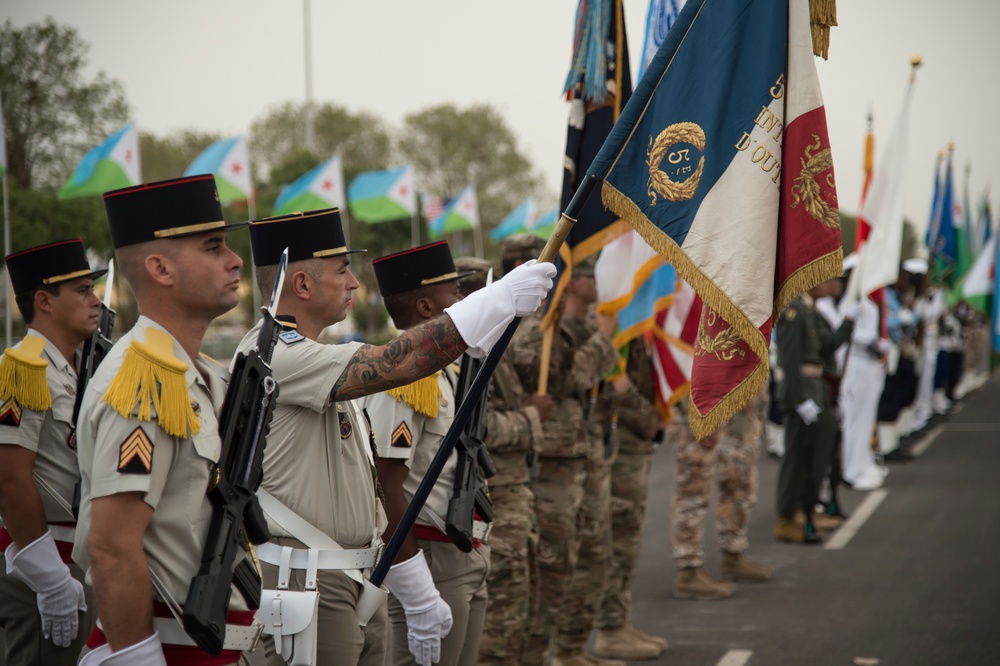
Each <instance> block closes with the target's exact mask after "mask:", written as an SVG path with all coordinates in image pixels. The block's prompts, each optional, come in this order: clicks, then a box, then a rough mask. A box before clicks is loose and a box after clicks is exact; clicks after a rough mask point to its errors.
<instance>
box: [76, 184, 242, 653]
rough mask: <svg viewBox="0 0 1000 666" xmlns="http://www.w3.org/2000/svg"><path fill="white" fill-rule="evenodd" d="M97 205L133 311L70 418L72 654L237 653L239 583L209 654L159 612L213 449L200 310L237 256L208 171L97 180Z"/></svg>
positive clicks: (194, 529) (188, 555) (222, 383)
mask: <svg viewBox="0 0 1000 666" xmlns="http://www.w3.org/2000/svg"><path fill="white" fill-rule="evenodd" d="M104 205H105V209H106V211H107V215H108V224H109V225H110V228H111V239H112V242H113V243H114V247H115V252H116V257H117V262H118V266H119V267H120V268H121V271H122V273H123V274H124V275H125V279H126V280H128V283H129V285H130V286H131V288H132V292H133V293H134V294H135V300H136V304H137V305H138V308H139V319H138V321H137V322H136V324H135V326H134V327H133V328H132V330H130V331H128V332H127V333H126V334H125V335H124V336H122V338H121V339H120V340H119V341H118V342H117V343H116V344H115V345H114V347H113V348H112V349H111V351H110V352H109V353H108V355H107V357H106V358H105V359H104V361H103V363H102V364H101V366H100V367H99V368H98V369H97V372H96V373H95V374H94V376H93V378H92V379H91V380H90V384H89V385H88V386H87V390H86V393H85V395H84V399H83V405H82V408H81V412H80V421H79V423H78V425H77V443H78V447H79V460H80V472H81V476H82V485H81V501H80V519H79V524H78V527H77V540H76V544H75V546H74V548H73V559H74V560H75V561H76V562H77V563H79V564H80V566H81V567H82V568H84V569H85V570H87V572H88V574H87V575H88V579H89V580H90V581H91V582H92V583H93V586H94V597H95V599H96V601H97V615H98V618H99V624H98V626H96V627H95V628H94V630H93V632H92V633H91V635H90V638H89V639H88V641H87V645H88V647H90V648H91V649H92V651H91V652H89V653H88V654H86V655H85V656H84V658H83V660H82V661H81V664H86V665H87V666H92V665H94V664H104V665H106V666H118V665H125V664H169V665H171V666H173V665H174V664H177V665H180V664H185V665H192V664H193V665H195V666H198V665H199V664H209V663H210V664H232V663H237V662H238V661H240V659H241V656H242V655H243V653H244V652H245V651H248V650H250V649H251V648H252V647H253V645H254V644H255V643H256V641H257V638H258V635H259V632H258V631H256V630H255V629H254V628H253V626H252V625H253V617H254V614H253V611H252V610H251V609H250V608H249V607H248V603H247V600H246V599H245V598H244V596H243V595H244V593H243V592H241V591H240V590H239V588H237V589H230V590H228V591H229V592H230V593H231V598H230V601H229V604H228V609H229V613H228V617H227V618H226V628H225V633H226V640H225V643H224V645H223V649H222V651H221V653H220V654H219V655H218V656H216V655H210V654H208V653H206V652H204V651H202V650H201V649H200V648H198V647H196V646H195V644H194V641H192V640H191V639H190V638H189V637H188V635H187V634H186V633H185V631H184V629H183V627H182V626H181V624H180V622H179V621H178V620H177V619H175V618H174V617H173V615H172V614H173V613H174V612H178V608H179V603H178V600H181V601H183V600H184V599H186V595H187V592H188V588H189V586H190V583H191V580H192V578H193V577H194V576H195V575H196V573H197V572H198V566H199V563H200V562H201V560H202V556H203V553H204V550H205V545H206V539H207V528H208V522H209V520H210V518H211V515H212V504H211V502H210V501H209V498H208V495H207V494H206V490H207V489H208V488H209V484H210V481H211V480H212V478H213V476H214V474H213V472H214V469H215V467H214V466H215V463H216V462H217V461H218V460H219V456H220V449H221V444H220V437H219V422H218V418H219V410H220V409H221V407H222V401H223V399H224V397H225V393H226V375H227V373H226V371H225V368H224V367H223V366H220V365H218V364H216V363H214V362H212V361H210V360H208V359H207V357H205V356H202V355H200V353H199V351H200V348H201V342H202V338H203V336H204V335H205V331H206V330H207V328H208V326H209V324H210V323H211V322H212V320H213V319H215V318H216V317H218V316H219V315H222V314H224V313H225V312H228V311H229V310H231V309H233V308H234V307H236V306H237V305H238V303H239V293H238V289H239V285H240V267H241V266H242V264H243V262H242V260H241V259H240V258H239V256H237V255H236V254H235V253H233V252H232V250H230V249H229V247H228V246H227V245H226V233H227V230H228V229H229V228H231V227H227V225H226V223H225V221H224V220H223V217H222V209H221V207H220V205H219V195H218V191H217V190H216V187H215V178H214V177H213V176H212V175H210V174H209V175H198V176H190V177H187V178H181V179H176V180H171V181H163V182H159V183H150V184H146V185H139V186H136V187H131V188H126V189H123V190H115V191H112V192H108V193H106V194H105V195H104ZM232 226H245V225H232ZM244 557H246V553H245V552H243V553H242V554H241V556H240V557H239V558H238V560H242V559H243V558H244ZM227 587H228V586H227ZM259 589H260V588H259V582H258V583H257V589H256V592H257V593H259ZM248 594H249V592H248ZM251 596H253V595H252V594H251Z"/></svg>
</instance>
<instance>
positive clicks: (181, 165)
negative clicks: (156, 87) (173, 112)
mask: <svg viewBox="0 0 1000 666" xmlns="http://www.w3.org/2000/svg"><path fill="white" fill-rule="evenodd" d="M221 138H222V136H221V135H220V134H219V133H218V132H203V131H201V130H194V129H186V130H182V131H180V132H178V133H176V134H172V135H170V136H165V137H158V136H156V135H155V134H151V133H149V132H139V157H140V159H141V160H142V179H143V180H144V181H145V182H147V183H149V182H154V181H157V180H167V179H169V178H180V177H181V176H183V175H184V170H185V169H187V168H188V165H189V164H191V162H193V161H194V158H196V157H198V155H200V154H201V152H202V151H203V150H205V149H206V148H208V147H209V146H210V145H212V144H213V143H215V142H216V141H218V140H219V139H221Z"/></svg>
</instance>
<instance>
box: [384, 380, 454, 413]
mask: <svg viewBox="0 0 1000 666" xmlns="http://www.w3.org/2000/svg"><path fill="white" fill-rule="evenodd" d="M439 374H441V373H439V372H435V373H434V374H433V375H430V376H429V377H424V378H423V379H418V380H417V381H415V382H413V383H412V384H407V385H406V386H397V387H396V388H394V389H389V390H388V391H386V393H388V394H389V395H391V396H392V397H393V398H395V399H396V400H398V401H399V402H401V403H403V404H404V405H407V406H408V407H412V408H413V410H414V411H415V412H418V413H420V414H423V415H424V416H429V417H431V418H437V415H438V405H439V404H440V400H441V387H440V386H439V385H438V375H439Z"/></svg>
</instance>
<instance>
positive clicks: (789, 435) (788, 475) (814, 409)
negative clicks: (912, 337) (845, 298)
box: [774, 285, 857, 543]
mask: <svg viewBox="0 0 1000 666" xmlns="http://www.w3.org/2000/svg"><path fill="white" fill-rule="evenodd" d="M825 295H826V290H825V287H824V285H819V286H818V287H814V288H813V289H810V290H809V291H807V292H806V293H804V294H802V295H801V296H799V297H798V298H797V299H795V300H794V301H792V302H791V303H790V304H789V305H788V307H787V308H785V310H784V312H782V313H781V317H780V318H779V319H778V324H777V327H776V334H777V343H778V365H779V366H780V367H781V370H782V372H783V373H784V376H783V378H782V380H781V383H780V384H779V385H778V400H779V402H780V404H781V406H782V408H783V409H784V410H785V412H786V414H787V420H786V422H785V455H784V457H783V458H782V459H781V471H780V472H779V474H778V523H777V525H776V526H775V528H774V536H775V537H776V538H778V539H779V540H781V541H790V542H793V543H819V542H820V541H821V538H820V535H819V533H818V532H817V530H816V526H815V524H814V522H813V510H814V508H815V506H816V502H817V501H818V499H819V490H820V485H821V484H822V482H823V477H824V475H825V474H826V469H827V466H828V465H829V464H830V463H831V461H832V458H833V447H834V445H835V444H836V437H837V414H836V409H835V406H834V401H833V396H832V395H831V394H830V388H829V385H828V384H827V382H826V381H824V379H823V372H824V368H825V367H829V366H831V365H835V364H836V361H835V360H834V358H833V354H834V352H835V351H836V349H837V348H838V347H839V346H840V345H842V344H844V342H846V341H847V340H848V339H849V338H850V336H851V331H852V330H853V328H854V321H853V319H854V316H855V314H856V313H857V310H856V309H855V310H852V311H849V312H845V319H844V322H843V323H842V324H841V326H840V328H839V329H837V331H836V332H834V331H832V330H831V329H830V327H829V325H828V324H827V323H826V319H824V318H823V315H821V314H820V313H819V312H818V311H817V310H816V306H815V303H816V299H817V298H821V297H823V296H825ZM800 510H801V511H803V515H804V516H805V518H804V521H803V522H801V523H800V522H798V521H796V513H797V512H798V511H800Z"/></svg>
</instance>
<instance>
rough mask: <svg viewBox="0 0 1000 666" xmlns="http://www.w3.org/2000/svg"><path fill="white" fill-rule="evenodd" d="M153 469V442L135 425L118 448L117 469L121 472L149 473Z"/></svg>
mask: <svg viewBox="0 0 1000 666" xmlns="http://www.w3.org/2000/svg"><path fill="white" fill-rule="evenodd" d="M152 469H153V442H152V440H150V439H149V435H147V434H146V432H145V431H144V430H143V429H142V426H137V427H136V429H135V430H133V431H132V434H131V435H129V436H128V437H126V438H125V441H124V442H122V444H121V446H120V447H119V449H118V471H119V472H121V473H122V474H149V473H150V471H152Z"/></svg>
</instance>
